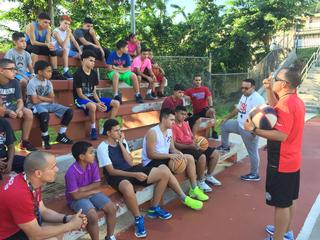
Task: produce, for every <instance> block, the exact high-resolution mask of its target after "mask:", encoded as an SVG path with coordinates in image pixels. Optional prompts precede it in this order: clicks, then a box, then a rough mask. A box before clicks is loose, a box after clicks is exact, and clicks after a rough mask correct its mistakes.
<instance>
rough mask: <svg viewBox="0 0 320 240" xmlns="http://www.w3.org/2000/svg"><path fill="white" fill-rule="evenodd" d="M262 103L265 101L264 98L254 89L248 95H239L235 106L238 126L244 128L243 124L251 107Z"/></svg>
mask: <svg viewBox="0 0 320 240" xmlns="http://www.w3.org/2000/svg"><path fill="white" fill-rule="evenodd" d="M264 103H265V100H264V98H263V97H262V96H261V95H260V94H259V93H257V92H256V91H254V92H253V93H252V94H251V95H250V96H248V97H247V96H245V95H242V96H241V98H240V101H239V103H238V106H237V108H238V110H239V112H238V118H237V120H238V123H239V126H240V127H241V128H242V129H244V127H243V124H244V122H245V121H246V120H247V118H248V116H249V112H250V111H251V109H253V108H255V107H256V106H259V105H261V104H264Z"/></svg>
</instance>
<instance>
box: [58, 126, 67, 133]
mask: <svg viewBox="0 0 320 240" xmlns="http://www.w3.org/2000/svg"><path fill="white" fill-rule="evenodd" d="M66 131H67V127H61V128H60V130H59V134H63V133H65V132H66Z"/></svg>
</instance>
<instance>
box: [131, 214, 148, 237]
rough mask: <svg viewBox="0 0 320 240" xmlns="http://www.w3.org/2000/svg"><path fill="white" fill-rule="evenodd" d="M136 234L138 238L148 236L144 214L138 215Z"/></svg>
mask: <svg viewBox="0 0 320 240" xmlns="http://www.w3.org/2000/svg"><path fill="white" fill-rule="evenodd" d="M134 235H135V236H136V237H137V238H142V237H146V236H147V232H146V230H145V229H144V218H143V216H139V217H136V221H135V232H134Z"/></svg>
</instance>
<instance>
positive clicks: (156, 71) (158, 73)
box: [152, 67, 164, 83]
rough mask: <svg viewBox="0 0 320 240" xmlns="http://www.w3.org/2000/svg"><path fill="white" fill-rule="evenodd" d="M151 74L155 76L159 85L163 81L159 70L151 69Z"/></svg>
mask: <svg viewBox="0 0 320 240" xmlns="http://www.w3.org/2000/svg"><path fill="white" fill-rule="evenodd" d="M152 72H153V74H154V75H155V76H156V79H157V82H158V83H161V82H162V81H163V79H164V75H163V74H162V73H161V71H160V68H155V67H152Z"/></svg>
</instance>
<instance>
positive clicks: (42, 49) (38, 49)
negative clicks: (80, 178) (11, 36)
mask: <svg viewBox="0 0 320 240" xmlns="http://www.w3.org/2000/svg"><path fill="white" fill-rule="evenodd" d="M26 50H27V51H28V52H29V53H33V54H36V55H45V56H50V57H55V56H57V52H56V51H50V50H49V48H48V47H47V46H34V45H31V44H27V47H26Z"/></svg>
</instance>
